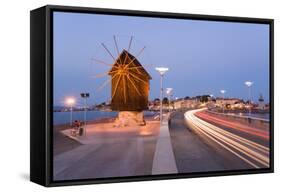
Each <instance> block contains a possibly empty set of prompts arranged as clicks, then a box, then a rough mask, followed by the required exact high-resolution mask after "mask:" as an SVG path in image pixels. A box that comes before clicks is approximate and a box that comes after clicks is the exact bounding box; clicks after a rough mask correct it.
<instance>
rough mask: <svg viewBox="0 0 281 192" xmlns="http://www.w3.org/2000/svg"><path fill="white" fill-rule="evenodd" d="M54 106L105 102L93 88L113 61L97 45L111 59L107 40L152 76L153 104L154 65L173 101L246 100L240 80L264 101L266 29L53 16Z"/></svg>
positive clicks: (154, 93) (106, 92) (106, 94)
mask: <svg viewBox="0 0 281 192" xmlns="http://www.w3.org/2000/svg"><path fill="white" fill-rule="evenodd" d="M53 34H54V47H53V48H54V49H53V50H54V105H63V101H64V100H65V98H66V97H68V96H74V97H76V98H77V100H78V105H79V103H81V104H82V102H81V99H79V97H80V95H79V94H80V93H81V92H89V93H90V99H89V103H90V104H93V103H96V104H97V103H101V102H104V101H108V100H109V99H110V96H111V91H110V84H107V86H105V87H104V88H103V89H100V90H97V88H98V87H99V86H100V85H101V84H102V83H103V82H104V81H106V80H107V79H108V78H109V76H107V75H105V76H102V77H99V78H96V77H95V76H96V75H97V74H101V73H105V72H107V71H108V70H109V69H110V67H108V66H106V65H103V64H101V63H98V62H95V61H93V58H95V59H99V60H102V61H104V62H106V63H108V64H112V63H113V59H112V58H111V57H110V56H109V55H108V53H107V52H106V51H105V50H104V48H103V47H102V46H101V43H104V44H105V45H106V46H107V47H108V49H109V50H110V51H111V52H112V54H113V55H114V57H117V51H116V49H115V46H114V40H113V36H114V35H115V36H116V40H117V43H118V47H119V49H120V50H122V49H127V48H128V44H129V40H130V37H131V36H133V41H132V47H131V50H130V52H131V53H132V54H133V55H136V54H137V53H138V52H139V51H140V50H141V49H142V47H143V46H145V47H146V48H145V49H144V52H143V54H141V55H140V56H139V57H138V58H137V59H138V60H139V61H140V63H141V64H142V65H143V66H144V67H145V69H146V70H147V71H148V72H149V73H150V75H151V76H152V80H151V81H150V99H154V98H159V95H160V75H159V74H158V72H156V71H155V69H154V68H155V67H159V66H165V67H168V68H169V71H168V72H167V74H166V75H165V76H164V87H165V88H167V87H171V88H173V90H174V91H173V93H174V97H179V98H180V97H185V96H196V95H202V94H212V95H214V96H215V97H218V96H221V94H220V90H221V89H224V90H226V94H225V97H237V98H242V99H247V98H248V91H247V88H246V86H245V85H244V82H245V81H253V82H254V84H253V87H252V97H253V100H255V101H257V99H258V97H259V95H260V94H262V95H263V96H264V98H265V100H266V101H268V99H269V25H267V24H249V23H248V24H246V23H232V22H215V21H198V20H197V21H196V20H179V19H164V18H147V17H146V18H145V17H128V16H109V15H97V14H85V13H83V14H82V13H63V12H55V13H54V33H53Z"/></svg>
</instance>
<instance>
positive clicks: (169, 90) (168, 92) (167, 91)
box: [166, 88, 173, 112]
mask: <svg viewBox="0 0 281 192" xmlns="http://www.w3.org/2000/svg"><path fill="white" fill-rule="evenodd" d="M172 91H173V88H166V94H167V95H168V98H169V112H171V110H170V107H171V96H172Z"/></svg>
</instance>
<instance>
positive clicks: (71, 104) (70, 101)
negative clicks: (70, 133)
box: [65, 97, 75, 126]
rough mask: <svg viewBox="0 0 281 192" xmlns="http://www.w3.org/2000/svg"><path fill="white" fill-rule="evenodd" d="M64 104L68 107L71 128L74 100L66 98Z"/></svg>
mask: <svg viewBox="0 0 281 192" xmlns="http://www.w3.org/2000/svg"><path fill="white" fill-rule="evenodd" d="M65 102H66V104H67V105H68V106H69V107H70V126H72V112H73V105H74V104H75V99H74V98H73V97H68V98H66V101H65Z"/></svg>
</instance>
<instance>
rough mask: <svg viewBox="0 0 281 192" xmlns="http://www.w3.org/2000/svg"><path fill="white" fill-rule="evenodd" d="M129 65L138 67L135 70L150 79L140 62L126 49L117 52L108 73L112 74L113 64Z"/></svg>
mask: <svg viewBox="0 0 281 192" xmlns="http://www.w3.org/2000/svg"><path fill="white" fill-rule="evenodd" d="M121 64H122V65H130V67H139V68H136V71H140V72H141V74H142V75H144V76H146V77H147V78H148V79H152V78H151V76H150V75H149V73H148V72H147V71H146V70H145V68H144V67H143V66H142V65H141V64H140V62H139V61H138V60H137V58H136V57H135V56H133V55H132V54H130V53H129V52H128V51H126V50H125V49H123V51H122V52H121V53H120V54H119V56H118V58H117V59H116V61H115V63H114V64H113V66H112V68H111V69H110V71H109V72H108V74H109V75H112V72H114V71H115V69H114V66H118V65H121Z"/></svg>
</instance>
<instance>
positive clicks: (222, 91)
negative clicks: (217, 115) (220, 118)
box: [220, 89, 226, 113]
mask: <svg viewBox="0 0 281 192" xmlns="http://www.w3.org/2000/svg"><path fill="white" fill-rule="evenodd" d="M220 92H221V94H222V100H223V101H222V112H223V113H224V94H225V92H226V90H223V89H222V90H220Z"/></svg>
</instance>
